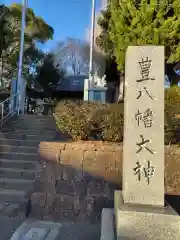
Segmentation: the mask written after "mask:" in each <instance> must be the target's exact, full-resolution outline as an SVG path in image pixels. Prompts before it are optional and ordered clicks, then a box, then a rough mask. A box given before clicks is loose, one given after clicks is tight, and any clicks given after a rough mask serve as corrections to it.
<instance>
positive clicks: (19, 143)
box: [0, 138, 39, 147]
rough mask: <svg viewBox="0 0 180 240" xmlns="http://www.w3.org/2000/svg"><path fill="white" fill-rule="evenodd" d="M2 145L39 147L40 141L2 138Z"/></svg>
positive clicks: (0, 141)
mask: <svg viewBox="0 0 180 240" xmlns="http://www.w3.org/2000/svg"><path fill="white" fill-rule="evenodd" d="M0 145H12V146H24V147H25V146H27V147H38V146H39V141H32V140H18V139H7V138H0Z"/></svg>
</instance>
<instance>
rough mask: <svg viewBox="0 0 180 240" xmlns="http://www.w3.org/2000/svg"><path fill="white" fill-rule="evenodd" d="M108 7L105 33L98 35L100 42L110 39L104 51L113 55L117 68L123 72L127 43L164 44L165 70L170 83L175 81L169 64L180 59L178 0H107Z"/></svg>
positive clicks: (171, 64)
mask: <svg viewBox="0 0 180 240" xmlns="http://www.w3.org/2000/svg"><path fill="white" fill-rule="evenodd" d="M108 11H109V15H110V16H109V19H108V27H107V29H108V32H107V35H108V37H107V36H106V38H103V37H104V36H101V46H103V44H102V43H105V42H107V39H110V41H111V42H112V44H111V45H109V46H110V49H109V50H108V51H107V50H106V52H110V53H111V54H112V55H113V56H115V58H116V62H117V64H118V68H119V70H120V71H121V72H122V73H123V72H124V64H125V52H126V49H127V47H128V46H130V45H131V46H132V45H137V46H138V45H149V44H153V45H164V46H165V65H166V72H167V74H168V76H169V77H170V81H171V82H170V83H171V85H175V84H177V83H178V82H179V80H180V78H179V77H177V74H176V73H175V72H174V70H173V68H174V65H175V64H176V63H177V62H179V61H180V7H179V0H163V1H160V0H149V1H147V0H138V1H137V0H136V1H135V0H121V1H119V0H111V1H110V3H109V8H108ZM104 16H105V15H104ZM106 20H107V18H106ZM104 21H105V20H104ZM106 46H107V45H106ZM103 47H104V46H103Z"/></svg>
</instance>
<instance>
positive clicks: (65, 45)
mask: <svg viewBox="0 0 180 240" xmlns="http://www.w3.org/2000/svg"><path fill="white" fill-rule="evenodd" d="M89 52H90V46H89V44H88V43H87V42H85V41H82V40H79V39H75V38H67V39H66V40H65V41H64V42H59V43H58V44H57V47H56V48H55V49H54V54H55V59H56V61H57V62H60V63H61V65H62V64H63V65H64V67H65V68H66V69H67V71H71V72H72V73H73V75H74V76H77V75H87V74H88V72H89ZM102 59H103V56H102V54H101V53H100V52H97V51H96V50H94V51H93V69H94V71H96V70H98V72H102V70H101V69H102V65H103V64H102ZM103 68H104V66H103ZM103 74H104V73H103ZM100 75H101V74H100Z"/></svg>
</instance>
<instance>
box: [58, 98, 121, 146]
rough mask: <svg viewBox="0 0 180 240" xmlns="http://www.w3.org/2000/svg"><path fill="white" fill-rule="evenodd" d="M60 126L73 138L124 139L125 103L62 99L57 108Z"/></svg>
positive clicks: (114, 140)
mask: <svg viewBox="0 0 180 240" xmlns="http://www.w3.org/2000/svg"><path fill="white" fill-rule="evenodd" d="M55 119H56V124H57V126H58V128H59V129H60V130H61V131H62V132H64V133H68V134H69V135H70V136H71V137H72V139H73V140H88V139H96V140H97V139H99V140H104V141H113V142H119V141H122V139H123V105H122V104H103V103H100V102H84V101H75V102H71V101H62V102H59V103H58V105H57V106H56V109H55Z"/></svg>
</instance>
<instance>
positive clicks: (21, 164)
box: [0, 159, 37, 170]
mask: <svg viewBox="0 0 180 240" xmlns="http://www.w3.org/2000/svg"><path fill="white" fill-rule="evenodd" d="M36 165H37V163H36V162H35V161H27V160H9V159H0V168H19V169H29V170H36Z"/></svg>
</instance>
